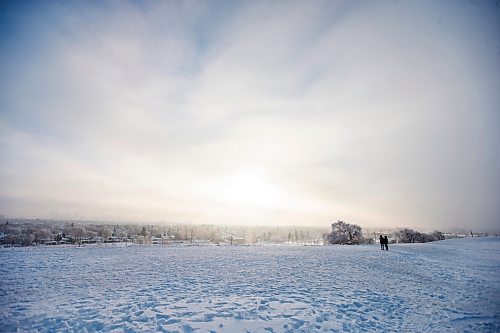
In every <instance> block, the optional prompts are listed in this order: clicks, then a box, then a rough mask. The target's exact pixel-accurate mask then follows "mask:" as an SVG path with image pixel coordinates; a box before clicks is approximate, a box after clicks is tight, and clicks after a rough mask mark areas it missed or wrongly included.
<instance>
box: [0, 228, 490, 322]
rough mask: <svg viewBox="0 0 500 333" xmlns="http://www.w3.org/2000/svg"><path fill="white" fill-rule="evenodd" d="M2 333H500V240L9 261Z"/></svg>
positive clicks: (174, 250) (83, 253) (39, 254)
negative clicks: (387, 246)
mask: <svg viewBox="0 0 500 333" xmlns="http://www.w3.org/2000/svg"><path fill="white" fill-rule="evenodd" d="M0 262H1V265H0V278H1V279H0V280H1V284H0V331H2V332H15V331H40V332H53V331H67V332H71V331H79V332H85V331H88V332H93V331H106V332H107V331H113V332H134V331H137V332H139V331H140V332H148V331H149V332H194V331H196V332H246V331H250V332H360V331H380V332H382V331H387V332H401V331H407V332H408V331H412V332H423V331H434V332H463V331H481V332H498V331H500V279H499V278H498V276H499V274H498V273H499V271H500V238H496V237H483V238H464V239H452V240H446V241H440V242H433V243H427V244H401V245H390V247H389V251H381V250H380V249H379V245H378V244H374V245H360V246H295V247H292V246H224V247H215V246H211V247H186V246H170V247H168V246H159V245H154V246H151V245H150V246H147V245H141V246H139V245H132V246H123V247H119V246H101V247H98V246H86V247H82V248H78V247H57V246H53V247H49V246H44V247H29V248H16V249H1V250H0Z"/></svg>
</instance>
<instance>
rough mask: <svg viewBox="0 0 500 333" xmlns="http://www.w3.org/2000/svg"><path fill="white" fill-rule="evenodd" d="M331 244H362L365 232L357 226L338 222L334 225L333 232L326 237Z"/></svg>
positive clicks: (326, 240)
mask: <svg viewBox="0 0 500 333" xmlns="http://www.w3.org/2000/svg"><path fill="white" fill-rule="evenodd" d="M325 242H326V243H329V244H360V243H362V242H363V232H362V231H361V227H360V226H358V225H356V224H350V223H346V222H344V221H340V220H339V221H337V222H336V223H332V231H331V232H330V233H328V234H326V235H325Z"/></svg>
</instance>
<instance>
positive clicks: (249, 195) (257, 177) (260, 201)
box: [212, 171, 283, 208]
mask: <svg viewBox="0 0 500 333" xmlns="http://www.w3.org/2000/svg"><path fill="white" fill-rule="evenodd" d="M213 190H214V191H213V192H212V193H213V196H214V197H215V199H217V200H218V201H221V202H222V203H224V204H228V205H231V206H252V207H255V208H278V207H279V206H280V205H281V203H282V199H283V191H281V190H280V189H279V187H278V186H277V185H275V184H273V183H271V182H269V181H268V180H267V179H266V177H265V176H263V175H261V174H259V173H257V172H253V171H241V172H237V173H234V174H231V175H228V176H225V177H223V178H222V179H220V180H219V181H217V183H216V184H215V185H214V186H213Z"/></svg>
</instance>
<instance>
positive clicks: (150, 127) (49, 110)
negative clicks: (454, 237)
mask: <svg viewBox="0 0 500 333" xmlns="http://www.w3.org/2000/svg"><path fill="white" fill-rule="evenodd" d="M0 73H1V75H0V214H2V215H4V216H6V217H11V218H42V219H70V220H94V221H124V222H155V223H156V222H161V221H163V222H166V223H170V222H172V223H174V222H175V223H191V224H236V225H246V226H249V225H266V226H273V225H275V226H286V225H297V226H328V225H329V224H330V223H332V222H334V221H336V220H338V219H341V220H345V221H348V222H352V223H356V224H359V225H362V226H363V227H378V226H387V227H398V226H408V227H415V228H423V229H431V228H439V229H446V228H467V229H469V228H470V229H484V230H491V229H496V230H497V229H498V227H499V218H500V204H499V202H500V172H499V170H500V149H499V148H498V147H499V143H500V90H499V87H500V4H499V2H498V1H403V2H398V1H345V2H341V1H297V2H295V1H291V2H273V1H168V2H167V1H151V2H141V1H138V2H136V1H109V2H108V1H103V2H101V1H97V2H95V1H81V2H80V1H40V2H21V1H10V2H9V1H5V2H2V3H1V4H0Z"/></svg>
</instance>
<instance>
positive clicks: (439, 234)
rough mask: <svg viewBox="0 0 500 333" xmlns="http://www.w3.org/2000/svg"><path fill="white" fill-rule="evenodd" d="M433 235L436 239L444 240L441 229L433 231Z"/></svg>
mask: <svg viewBox="0 0 500 333" xmlns="http://www.w3.org/2000/svg"><path fill="white" fill-rule="evenodd" d="M432 237H434V239H435V240H444V235H443V233H442V232H441V231H437V230H436V231H434V232H433V233H432Z"/></svg>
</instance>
